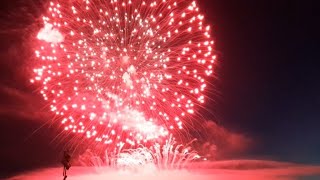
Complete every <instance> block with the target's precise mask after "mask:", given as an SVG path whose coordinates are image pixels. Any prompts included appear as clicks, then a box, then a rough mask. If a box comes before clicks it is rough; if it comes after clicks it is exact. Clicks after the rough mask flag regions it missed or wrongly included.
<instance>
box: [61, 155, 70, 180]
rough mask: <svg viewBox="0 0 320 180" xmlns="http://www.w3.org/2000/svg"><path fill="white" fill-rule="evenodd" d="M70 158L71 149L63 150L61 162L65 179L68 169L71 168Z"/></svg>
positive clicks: (64, 179)
mask: <svg viewBox="0 0 320 180" xmlns="http://www.w3.org/2000/svg"><path fill="white" fill-rule="evenodd" d="M70 160H71V156H70V154H69V151H68V150H66V151H64V152H63V158H62V161H61V163H62V164H63V177H64V178H63V180H66V179H67V170H69V168H70V167H71V164H70Z"/></svg>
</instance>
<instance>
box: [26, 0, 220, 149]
mask: <svg viewBox="0 0 320 180" xmlns="http://www.w3.org/2000/svg"><path fill="white" fill-rule="evenodd" d="M42 22H43V26H44V28H42V29H41V30H40V31H39V33H38V35H37V40H36V42H35V44H36V50H35V54H36V57H37V63H36V67H35V68H34V74H35V76H34V77H33V78H32V79H31V82H35V83H37V84H40V86H41V91H40V92H41V94H42V95H43V97H44V99H45V100H46V101H48V103H49V104H50V108H51V110H52V111H53V112H54V113H56V114H57V116H60V117H61V119H62V121H61V122H62V124H63V125H64V127H65V130H67V131H71V132H74V133H79V134H84V135H85V136H86V137H88V138H93V139H95V140H96V141H98V142H102V143H106V144H109V143H118V144H121V143H128V144H131V145H135V144H137V143H141V142H146V141H148V140H152V139H157V138H160V137H165V136H167V135H168V134H169V133H170V131H176V130H179V129H182V128H183V122H184V121H186V120H188V119H191V116H192V114H194V112H195V111H196V109H197V105H199V104H201V103H204V90H205V88H206V78H207V77H208V76H210V75H211V74H212V73H213V64H214V61H215V55H214V54H213V40H212V38H211V37H210V27H209V26H207V25H206V24H205V23H204V16H203V15H202V14H200V12H199V8H198V6H197V4H196V2H195V1H190V0H155V1H147V0H146V1H142V0H70V1H65V0H61V1H54V2H50V3H49V5H48V12H47V13H46V15H45V16H43V17H42Z"/></svg>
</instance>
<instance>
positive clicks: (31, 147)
mask: <svg viewBox="0 0 320 180" xmlns="http://www.w3.org/2000/svg"><path fill="white" fill-rule="evenodd" d="M28 2H33V3H28ZM30 4H32V5H30ZM37 4H38V3H36V1H32V0H28V1H7V2H6V1H1V4H0V6H1V7H0V10H1V12H0V22H1V25H0V26H1V30H0V41H1V44H0V57H1V61H0V160H1V163H0V177H1V176H4V175H9V174H11V173H13V172H17V171H23V170H28V169H30V168H36V167H42V166H50V165H51V164H55V163H56V162H57V161H58V160H59V154H60V151H61V150H62V148H63V146H64V143H63V140H53V138H54V137H55V136H56V135H57V133H58V131H57V130H56V129H57V128H56V127H55V125H52V126H51V127H49V126H44V127H42V128H40V127H41V126H42V125H43V124H44V123H45V122H46V121H48V119H50V115H48V114H47V113H46V109H45V103H44V102H43V101H42V99H41V97H40V96H39V94H38V93H37V92H36V87H34V86H32V85H30V84H29V82H28V78H29V77H28V71H30V69H29V68H30V67H29V66H30V62H27V60H26V59H28V58H26V57H28V50H25V49H24V48H25V44H26V43H24V42H25V41H26V38H25V37H26V34H28V32H29V30H27V29H28V28H27V27H29V26H30V24H32V23H34V22H33V21H34V19H32V18H31V17H32V16H31V15H33V16H37V15H38V14H39V13H41V8H37ZM200 6H201V10H202V12H203V13H204V14H205V17H206V19H207V21H208V22H209V23H210V24H212V25H213V26H212V27H213V33H212V35H213V36H214V38H215V42H216V51H217V52H216V53H217V55H218V66H217V67H216V76H217V79H216V80H213V81H212V82H213V83H214V87H211V88H212V89H213V90H212V92H214V93H212V94H211V96H212V97H214V101H207V103H206V106H207V108H208V109H207V111H208V112H211V113H208V114H204V117H206V118H207V119H210V120H214V121H215V122H217V123H218V124H219V125H220V126H223V127H225V128H226V129H228V130H230V131H232V132H237V133H239V134H243V135H244V136H246V137H249V138H250V139H252V141H253V143H252V144H250V147H249V148H248V150H247V151H246V153H245V154H243V156H242V157H235V158H262V159H272V160H280V161H293V162H300V163H311V164H320V121H319V118H320V95H319V92H320V71H319V67H320V66H319V65H320V63H319V60H320V55H319V52H320V51H319V50H320V49H319V40H320V38H319V32H320V28H319V27H320V26H319V25H318V24H319V20H320V14H319V12H320V11H319V10H318V8H317V6H318V3H317V1H316V0H314V1H311V0H242V1H239V0H227V1H226V0H210V1H209V0H208V1H204V0H202V1H200ZM26 12H29V13H26ZM49 124H50V123H49ZM38 128H40V130H39V131H35V130H37V129H38ZM57 159H58V160H57Z"/></svg>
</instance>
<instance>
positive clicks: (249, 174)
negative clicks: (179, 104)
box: [10, 160, 320, 180]
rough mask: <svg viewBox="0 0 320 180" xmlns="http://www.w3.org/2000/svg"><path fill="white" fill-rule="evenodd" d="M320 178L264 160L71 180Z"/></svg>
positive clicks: (306, 169) (58, 173)
mask: <svg viewBox="0 0 320 180" xmlns="http://www.w3.org/2000/svg"><path fill="white" fill-rule="evenodd" d="M301 177H304V178H310V179H311V178H312V179H317V178H320V166H309V165H299V164H292V163H282V162H274V161H261V160H233V161H220V162H209V163H195V164H193V165H192V167H191V166H190V167H187V168H186V169H184V170H166V171H154V169H153V168H144V169H143V170H141V171H139V172H128V171H123V170H118V171H116V170H111V169H107V168H103V169H100V170H97V169H94V168H90V167H72V168H71V169H70V171H69V172H68V178H67V179H68V180H86V179H97V180H99V179H101V180H102V179H114V180H117V179H119V180H127V179H128V180H129V179H130V180H147V179H148V180H149V179H151V180H164V179H166V180H169V179H174V180H180V179H182V180H191V179H197V180H213V179H214V180H229V179H230V180H233V179H237V180H273V179H275V180H294V179H299V178H301ZM22 179H23V180H34V179H46V180H53V179H63V177H62V168H59V167H56V168H46V169H40V170H37V171H32V172H28V173H25V174H23V175H18V176H15V177H13V178H10V180H22Z"/></svg>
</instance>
